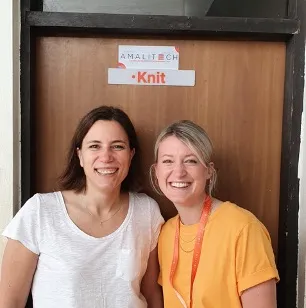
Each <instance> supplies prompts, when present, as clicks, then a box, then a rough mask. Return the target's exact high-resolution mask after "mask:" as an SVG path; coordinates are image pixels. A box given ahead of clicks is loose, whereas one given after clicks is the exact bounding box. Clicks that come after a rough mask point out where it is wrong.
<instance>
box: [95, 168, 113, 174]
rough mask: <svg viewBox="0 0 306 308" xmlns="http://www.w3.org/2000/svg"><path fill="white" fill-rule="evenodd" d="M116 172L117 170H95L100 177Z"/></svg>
mask: <svg viewBox="0 0 306 308" xmlns="http://www.w3.org/2000/svg"><path fill="white" fill-rule="evenodd" d="M116 171H117V169H97V172H98V173H99V174H101V175H106V174H113V173H115V172H116Z"/></svg>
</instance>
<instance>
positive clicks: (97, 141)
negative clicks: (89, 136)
mask: <svg viewBox="0 0 306 308" xmlns="http://www.w3.org/2000/svg"><path fill="white" fill-rule="evenodd" d="M86 143H87V144H89V143H102V142H101V141H100V140H89V141H87V142H86ZM111 143H112V144H113V143H124V144H127V142H126V141H124V140H113V141H112V142H111Z"/></svg>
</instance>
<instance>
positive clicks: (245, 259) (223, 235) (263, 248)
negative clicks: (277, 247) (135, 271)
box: [158, 202, 279, 308]
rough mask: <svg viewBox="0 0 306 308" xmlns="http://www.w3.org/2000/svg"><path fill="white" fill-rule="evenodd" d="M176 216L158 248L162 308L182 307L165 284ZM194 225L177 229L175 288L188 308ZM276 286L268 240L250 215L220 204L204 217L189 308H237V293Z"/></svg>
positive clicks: (225, 204) (236, 208)
mask: <svg viewBox="0 0 306 308" xmlns="http://www.w3.org/2000/svg"><path fill="white" fill-rule="evenodd" d="M177 219H178V216H176V217H174V218H172V219H170V220H169V221H167V222H166V224H165V225H164V226H163V228H162V231H161V234H160V237H159V243H158V257H159V263H160V268H161V273H160V277H159V283H160V284H161V285H162V287H163V293H164V307H165V308H181V307H183V306H182V304H181V302H180V301H179V299H178V298H177V296H176V294H175V292H174V290H173V288H172V287H171V285H170V282H169V273H170V268H171V263H172V258H173V247H174V236H175V229H176V222H177ZM197 230H198V224H195V225H189V226H187V225H183V224H181V225H180V238H179V242H180V247H179V261H178V266H177V270H176V273H175V276H174V286H175V288H176V290H177V291H178V292H179V293H180V294H181V296H182V297H183V299H184V300H185V302H186V304H187V305H188V307H189V298H190V296H189V293H190V276H191V265H192V257H193V248H194V243H195V236H196V234H197ZM273 278H275V279H276V280H277V281H278V280H279V277H278V272H277V269H276V265H275V258H274V254H273V250H272V246H271V240H270V236H269V234H268V231H267V230H266V228H265V227H264V225H263V224H262V223H261V222H260V221H259V220H258V219H257V218H256V217H255V216H254V215H253V214H252V213H250V212H249V211H247V210H244V209H242V208H240V207H238V206H236V205H235V204H232V203H230V202H223V203H222V204H221V205H220V206H219V207H218V208H217V209H216V210H215V211H214V212H213V213H212V214H211V215H210V217H209V219H208V222H207V225H206V228H205V233H204V238H203V244H202V252H201V258H200V262H199V266H198V270H197V274H196V277H195V281H194V286H193V308H241V307H242V306H241V302H240V296H241V294H242V292H243V291H244V290H246V289H248V288H250V287H253V286H255V285H257V284H259V283H262V282H265V281H267V280H270V279H273Z"/></svg>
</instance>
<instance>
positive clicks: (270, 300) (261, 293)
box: [241, 279, 276, 308]
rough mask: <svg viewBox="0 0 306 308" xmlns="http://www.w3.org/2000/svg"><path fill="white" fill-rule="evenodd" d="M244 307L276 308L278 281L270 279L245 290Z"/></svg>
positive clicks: (242, 297) (243, 295)
mask: <svg viewBox="0 0 306 308" xmlns="http://www.w3.org/2000/svg"><path fill="white" fill-rule="evenodd" d="M241 303H242V307H243V308H276V282H275V279H270V280H268V281H266V282H263V283H260V284H258V285H256V286H254V287H252V288H249V289H247V290H245V291H244V292H243V293H242V295H241Z"/></svg>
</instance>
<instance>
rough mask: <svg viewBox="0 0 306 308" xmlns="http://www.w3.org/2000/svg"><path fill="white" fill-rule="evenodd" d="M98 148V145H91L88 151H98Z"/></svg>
mask: <svg viewBox="0 0 306 308" xmlns="http://www.w3.org/2000/svg"><path fill="white" fill-rule="evenodd" d="M99 148H100V145H99V144H96V143H94V144H91V145H90V146H89V149H92V150H98V149H99Z"/></svg>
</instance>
